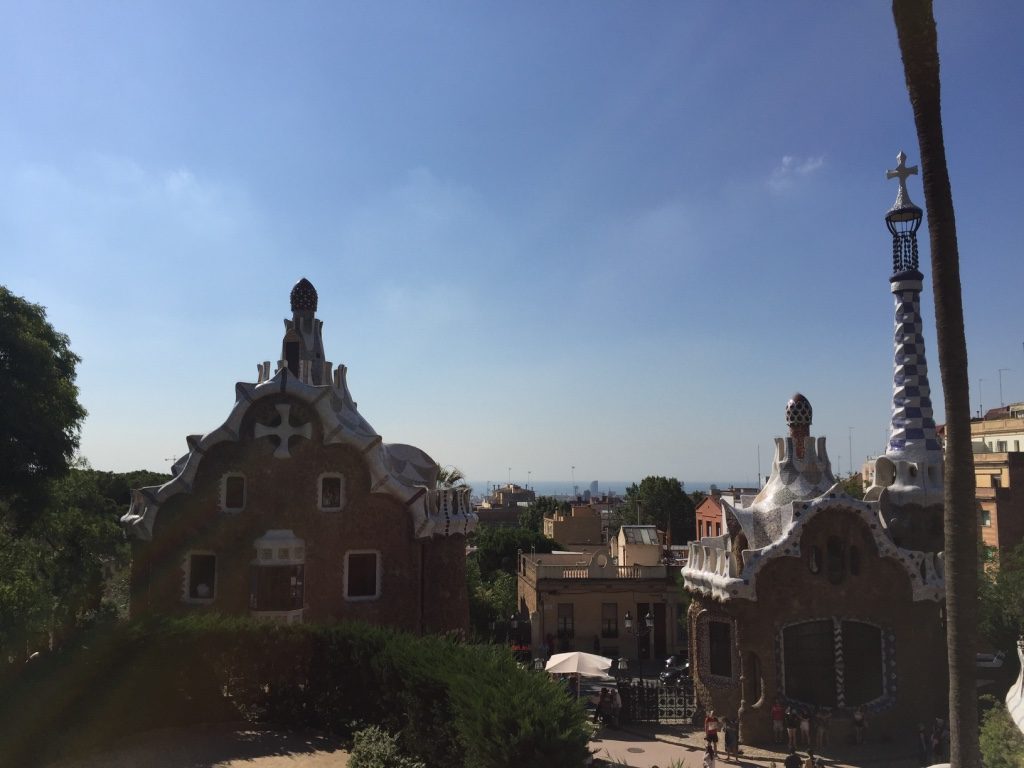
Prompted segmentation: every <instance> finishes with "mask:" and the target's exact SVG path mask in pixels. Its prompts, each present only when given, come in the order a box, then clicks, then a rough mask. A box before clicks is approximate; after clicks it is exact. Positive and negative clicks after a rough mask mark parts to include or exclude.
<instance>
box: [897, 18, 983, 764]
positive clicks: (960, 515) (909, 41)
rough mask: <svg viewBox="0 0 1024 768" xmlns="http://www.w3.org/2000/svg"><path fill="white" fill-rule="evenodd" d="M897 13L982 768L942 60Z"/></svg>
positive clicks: (974, 746) (952, 554)
mask: <svg viewBox="0 0 1024 768" xmlns="http://www.w3.org/2000/svg"><path fill="white" fill-rule="evenodd" d="M892 13H893V19H894V20H895V22H896V32H897V35H898V36H899V43H900V52H901V54H902V56H903V70H904V74H905V75H906V80H907V90H908V91H909V93H910V104H911V107H912V108H913V111H914V124H915V125H916V127H917V141H918V144H919V146H920V151H921V169H922V171H921V177H922V182H923V185H924V198H925V208H926V210H927V215H928V236H929V242H930V245H931V259H932V292H933V294H934V297H935V330H936V338H937V349H938V353H939V372H940V375H941V377H942V393H943V398H944V401H945V407H946V457H945V476H946V478H945V480H946V482H945V494H944V504H945V528H946V531H945V536H946V543H945V574H946V642H947V645H948V653H949V718H950V722H949V741H950V762H951V763H952V765H953V768H967V767H968V766H972V767H973V766H979V765H980V764H981V759H980V753H979V750H978V711H977V689H976V686H975V678H976V672H975V667H974V662H975V632H976V627H977V613H978V610H977V600H978V555H977V548H978V547H977V538H978V527H977V526H978V524H977V514H976V512H975V489H974V456H973V454H972V452H971V411H970V400H969V397H968V392H969V390H968V383H967V342H966V339H965V337H964V318H963V303H962V300H961V295H960V257H959V254H958V251H957V242H956V220H955V217H954V215H953V196H952V192H951V191H950V186H949V173H948V170H947V168H946V150H945V145H944V143H943V139H942V115H941V109H940V96H939V54H938V46H937V43H936V32H935V18H934V16H933V14H932V3H931V0H893V4H892Z"/></svg>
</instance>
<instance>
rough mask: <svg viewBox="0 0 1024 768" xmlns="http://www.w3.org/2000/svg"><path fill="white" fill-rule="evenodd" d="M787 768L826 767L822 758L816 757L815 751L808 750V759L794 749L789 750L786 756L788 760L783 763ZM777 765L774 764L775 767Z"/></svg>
mask: <svg viewBox="0 0 1024 768" xmlns="http://www.w3.org/2000/svg"><path fill="white" fill-rule="evenodd" d="M782 764H783V765H784V766H785V768H822V766H824V765H825V763H824V761H823V760H822V759H821V758H820V757H815V756H814V750H813V749H810V748H808V750H807V757H800V755H799V754H797V751H796V749H795V748H794V747H790V748H789V754H788V755H786V759H785V760H783V761H782ZM774 765H775V763H774V762H773V763H772V766H774Z"/></svg>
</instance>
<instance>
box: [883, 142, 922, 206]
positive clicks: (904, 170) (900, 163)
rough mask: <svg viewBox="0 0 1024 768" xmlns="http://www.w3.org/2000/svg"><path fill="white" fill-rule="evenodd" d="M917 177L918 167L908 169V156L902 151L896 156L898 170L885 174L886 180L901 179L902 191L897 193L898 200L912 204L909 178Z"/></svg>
mask: <svg viewBox="0 0 1024 768" xmlns="http://www.w3.org/2000/svg"><path fill="white" fill-rule="evenodd" d="M916 175H917V166H916V165H912V166H910V167H909V168H908V167H907V156H906V155H905V154H903V152H902V151H901V152H900V153H899V154H898V155H896V168H894V169H893V170H891V171H886V172H885V178H887V179H899V180H900V189H899V192H897V193H896V200H897V201H900V200H906V201H907V202H910V195H908V194H907V177H908V176H916Z"/></svg>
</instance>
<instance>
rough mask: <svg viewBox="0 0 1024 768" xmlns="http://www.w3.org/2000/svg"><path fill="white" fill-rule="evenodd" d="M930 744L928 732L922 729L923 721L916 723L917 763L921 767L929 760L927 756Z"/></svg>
mask: <svg viewBox="0 0 1024 768" xmlns="http://www.w3.org/2000/svg"><path fill="white" fill-rule="evenodd" d="M931 751H932V745H931V739H929V738H928V734H927V733H926V732H925V730H924V723H918V724H917V764H918V765H919V766H921V768H925V766H926V765H928V764H929V763H930V762H931V761H930V760H929V759H928V756H929V755H930V754H931Z"/></svg>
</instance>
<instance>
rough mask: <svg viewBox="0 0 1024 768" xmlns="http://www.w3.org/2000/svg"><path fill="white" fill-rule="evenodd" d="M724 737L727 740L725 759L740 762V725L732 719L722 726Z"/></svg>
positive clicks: (728, 719)
mask: <svg viewBox="0 0 1024 768" xmlns="http://www.w3.org/2000/svg"><path fill="white" fill-rule="evenodd" d="M722 737H723V739H724V740H725V759H726V760H730V759H732V760H735V761H736V762H737V763H738V762H739V761H740V728H739V723H737V722H736V721H735V720H733V719H732V718H730V717H727V718H725V721H724V722H723V724H722Z"/></svg>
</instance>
